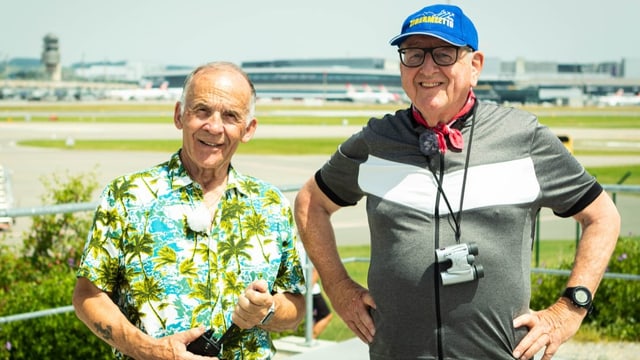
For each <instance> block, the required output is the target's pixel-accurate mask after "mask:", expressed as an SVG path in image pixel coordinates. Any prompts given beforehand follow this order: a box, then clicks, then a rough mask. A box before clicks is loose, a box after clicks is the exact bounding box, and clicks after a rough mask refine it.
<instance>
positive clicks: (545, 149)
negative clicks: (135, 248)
mask: <svg viewBox="0 0 640 360" xmlns="http://www.w3.org/2000/svg"><path fill="white" fill-rule="evenodd" d="M391 45H394V46H397V47H398V53H399V55H400V61H401V65H400V73H401V77H402V87H403V89H404V91H405V92H406V94H407V96H408V97H409V99H411V106H410V107H409V108H407V109H402V110H398V111H397V112H395V114H388V115H386V116H384V117H382V118H381V119H375V118H374V119H371V120H370V121H369V122H368V123H367V125H366V126H365V127H364V128H363V129H362V130H361V131H360V132H358V133H356V134H354V135H353V136H352V137H350V138H349V139H347V140H346V141H345V142H344V143H342V144H341V145H340V147H339V149H338V150H337V151H336V152H335V153H334V154H333V155H332V156H331V158H330V159H329V160H328V161H327V162H326V163H325V164H324V165H323V166H322V167H321V168H320V169H319V170H318V171H317V172H316V174H315V175H314V176H313V177H312V178H311V179H309V181H308V182H307V183H306V184H305V185H304V186H303V188H302V189H301V190H300V192H299V193H298V195H297V197H296V203H295V214H296V223H297V225H298V229H299V232H300V236H301V239H302V241H303V243H304V246H305V248H306V250H307V253H308V254H309V256H310V258H311V260H312V262H313V263H314V264H315V266H316V268H317V270H318V272H319V274H320V277H321V278H322V282H323V284H324V286H325V291H326V294H327V296H328V297H329V299H330V300H331V302H332V304H333V307H334V309H335V310H336V312H337V313H338V314H339V315H340V317H342V319H343V320H344V321H345V323H346V324H347V325H348V326H349V327H350V328H351V330H352V331H353V332H354V333H355V334H356V335H357V336H359V337H360V339H362V340H363V341H364V342H366V343H368V344H369V354H370V358H371V359H376V360H377V359H492V360H495V359H514V358H518V359H529V358H532V357H533V356H534V355H535V354H536V353H538V352H539V351H541V350H542V351H543V352H544V354H543V356H542V358H543V359H551V357H552V356H553V354H554V353H555V352H556V351H557V350H558V347H559V346H560V345H561V344H562V343H563V342H564V341H566V340H567V339H569V338H570V337H571V336H573V335H574V334H575V332H576V331H577V330H578V328H579V326H580V324H581V322H582V320H583V319H584V317H585V316H587V314H588V313H589V311H590V309H591V308H592V299H593V294H594V293H595V291H596V289H597V288H598V285H599V283H600V280H601V279H602V276H603V273H604V271H605V268H606V266H607V263H608V260H609V258H610V256H611V254H612V252H613V250H614V248H615V244H616V241H617V237H618V234H619V231H620V217H619V214H618V212H617V210H616V208H615V205H614V204H613V202H612V201H611V199H610V198H609V196H608V195H607V194H606V193H605V192H604V191H603V189H602V187H601V186H600V185H599V184H598V182H597V181H596V179H595V178H594V177H593V176H591V175H590V174H588V173H587V172H586V171H585V169H584V168H583V167H582V165H581V164H580V163H579V162H578V161H577V160H576V159H575V158H574V157H573V156H572V155H571V154H570V153H569V152H568V151H567V150H566V148H565V147H564V146H563V145H562V143H561V142H560V141H559V140H558V138H557V137H556V135H555V134H554V133H553V132H551V131H550V130H549V129H548V128H546V127H544V126H542V125H540V124H539V123H538V121H537V118H536V117H535V116H534V115H533V114H530V113H527V112H524V111H522V110H518V109H513V108H506V107H502V106H499V105H495V104H489V103H484V102H481V101H478V100H477V99H476V96H475V95H474V92H473V87H474V86H476V85H477V83H478V78H479V76H480V72H481V70H482V67H483V63H484V55H483V53H482V52H480V51H479V50H478V49H479V47H478V34H477V31H476V28H475V26H474V25H473V23H472V22H471V20H470V19H469V18H468V17H467V16H466V15H465V14H464V13H463V11H462V10H461V9H460V8H458V7H456V6H452V5H433V6H427V7H425V8H423V9H421V10H419V11H417V12H415V13H413V14H411V15H409V17H408V18H407V19H406V20H405V22H404V23H403V25H402V30H401V33H400V34H399V35H398V36H396V37H394V38H393V39H391ZM364 197H366V198H367V205H366V209H367V217H368V221H369V227H370V236H371V263H370V268H369V275H368V286H369V289H366V288H364V287H363V286H361V285H360V284H358V283H356V282H355V281H354V280H353V279H351V278H350V277H349V275H348V273H347V271H346V269H345V267H344V266H343V265H342V263H341V261H340V257H339V254H338V251H337V247H336V239H335V235H334V232H333V228H332V225H331V215H332V214H333V213H334V212H335V211H337V210H338V209H340V208H341V207H344V206H352V205H355V204H356V203H357V202H358V201H360V200H361V199H362V198H364ZM543 207H546V208H550V209H552V210H553V211H554V213H555V214H556V215H557V216H561V217H573V218H575V219H576V220H577V221H578V222H579V223H580V224H581V226H582V237H581V240H580V244H579V246H578V249H577V251H576V255H575V263H574V267H573V271H572V273H571V276H570V277H569V279H568V281H567V284H566V288H565V289H558V300H557V302H555V303H554V304H552V305H551V306H550V307H549V308H548V309H545V310H541V311H532V310H529V299H530V294H531V286H530V265H531V250H532V243H533V240H534V231H535V218H536V215H537V214H538V213H539V211H540V209H541V208H543Z"/></svg>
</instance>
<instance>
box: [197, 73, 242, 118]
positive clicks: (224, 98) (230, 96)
mask: <svg viewBox="0 0 640 360" xmlns="http://www.w3.org/2000/svg"><path fill="white" fill-rule="evenodd" d="M250 100H251V86H250V85H249V83H248V82H247V81H246V79H245V78H244V77H243V76H242V75H241V74H239V73H238V72H236V71H232V70H229V69H205V70H202V71H201V72H199V73H197V74H195V75H194V77H193V80H192V82H191V86H190V87H189V88H188V89H187V96H186V97H185V102H186V103H187V104H188V106H193V105H195V104H198V103H203V104H224V105H225V106H227V107H233V108H243V110H246V109H248V107H249V103H250Z"/></svg>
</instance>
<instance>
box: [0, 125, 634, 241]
mask: <svg viewBox="0 0 640 360" xmlns="http://www.w3.org/2000/svg"><path fill="white" fill-rule="evenodd" d="M358 129H359V127H358V126H322V125H318V126H259V128H258V132H257V134H256V137H263V138H278V137H281V138H285V137H312V136H313V137H344V138H346V137H348V136H349V135H351V134H352V133H354V132H355V131H357V130H358ZM558 132H559V133H560V132H562V133H564V134H569V135H571V136H572V137H574V139H579V140H580V141H599V142H603V141H605V140H611V139H616V140H617V141H629V140H640V131H639V130H633V131H628V130H624V131H619V130H597V131H594V130H574V129H559V130H558ZM179 137H180V133H179V132H178V130H176V129H175V128H174V127H173V124H171V123H170V122H168V123H167V124H101V123H79V124H77V123H56V122H49V123H41V122H24V121H14V122H2V123H0V163H2V164H3V165H4V166H6V167H8V168H9V169H11V171H12V178H13V186H14V195H15V198H16V200H17V204H16V206H18V207H37V206H41V205H42V202H41V197H42V195H43V192H44V187H43V185H42V179H43V178H46V177H50V176H51V175H52V174H57V175H61V176H64V175H65V174H74V175H75V174H88V173H90V172H91V171H93V170H95V172H96V174H97V177H96V180H97V181H98V184H99V187H100V188H102V187H103V186H105V185H106V184H107V183H108V182H109V181H110V180H111V179H113V178H114V177H116V176H118V175H121V174H124V173H128V172H132V171H136V170H139V169H142V168H146V167H149V166H152V165H154V164H157V163H160V162H162V161H165V160H166V159H168V157H169V155H170V154H168V153H156V152H119V151H77V150H74V151H70V150H61V149H42V148H29V147H22V146H17V145H16V142H17V141H19V140H23V139H43V138H44V139H47V138H53V139H139V138H146V139H178V138H179ZM327 158H328V154H327V155H326V156H325V155H320V156H293V155H292V156H280V155H276V156H264V155H261V156H254V155H236V157H235V161H234V165H235V166H236V167H237V168H238V169H239V170H240V171H242V172H245V173H247V174H252V175H254V176H257V177H260V178H263V179H265V180H267V181H270V182H272V183H273V184H276V185H279V186H292V185H301V184H302V183H304V182H305V181H306V180H307V179H308V178H309V177H310V176H311V175H312V174H313V173H314V172H315V171H316V170H317V169H318V168H319V167H320V166H321V165H322V164H323V163H324V162H325V161H326V160H327ZM580 161H581V162H583V163H584V164H585V165H603V164H609V165H612V164H634V163H636V164H637V163H640V159H638V158H637V157H582V158H580ZM294 195H295V193H294V192H291V193H288V196H289V198H290V199H291V200H292V199H293V196H294ZM362 203H364V202H362ZM618 205H619V207H620V209H621V213H622V214H623V234H626V233H635V234H638V233H640V224H638V223H637V221H635V219H633V218H632V215H633V214H634V213H635V211H637V209H638V208H639V207H640V203H639V202H638V198H637V197H634V196H628V195H618ZM542 219H543V225H542V231H541V237H542V238H543V239H558V238H564V239H572V238H574V237H575V223H574V222H573V220H571V219H559V218H557V217H555V216H553V215H552V214H551V213H550V212H549V211H546V210H545V211H543V212H542ZM334 224H335V227H336V234H337V236H338V239H339V242H340V244H365V243H368V240H369V236H368V229H367V224H366V220H365V213H364V204H359V205H358V206H356V207H353V208H346V209H343V210H341V211H339V212H338V213H337V214H336V215H335V216H334ZM29 226H30V219H29V218H23V217H21V218H18V219H17V223H16V226H15V227H14V230H13V231H12V234H11V235H12V236H15V235H18V234H20V233H21V232H22V231H24V230H27V229H28V228H29Z"/></svg>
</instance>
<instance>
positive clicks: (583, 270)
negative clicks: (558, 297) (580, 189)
mask: <svg viewBox="0 0 640 360" xmlns="http://www.w3.org/2000/svg"><path fill="white" fill-rule="evenodd" d="M592 206H593V208H591V207H592ZM587 210H588V211H587V212H586V213H580V214H578V215H577V216H576V220H577V221H579V222H580V224H581V226H582V236H581V237H580V241H579V243H578V248H577V250H576V257H575V262H574V266H573V270H572V272H571V276H570V277H569V280H568V283H567V285H568V286H577V285H582V286H586V287H588V288H589V289H590V290H591V291H592V293H594V294H595V292H596V290H597V288H598V286H599V284H600V281H601V279H602V277H603V275H604V272H605V271H606V268H607V265H608V263H609V260H610V258H611V254H612V253H613V251H614V250H615V246H616V242H617V240H618V236H619V234H620V216H619V214H618V211H617V210H616V208H615V205H614V204H613V202H612V201H611V199H610V198H609V196H608V195H607V194H606V193H604V192H603V193H602V194H601V195H600V196H599V197H598V198H597V199H596V200H594V203H593V204H592V205H590V206H589V208H587Z"/></svg>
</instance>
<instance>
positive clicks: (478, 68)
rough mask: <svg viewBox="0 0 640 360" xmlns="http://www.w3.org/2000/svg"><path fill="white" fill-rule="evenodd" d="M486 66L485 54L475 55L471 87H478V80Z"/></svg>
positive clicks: (472, 61)
mask: <svg viewBox="0 0 640 360" xmlns="http://www.w3.org/2000/svg"><path fill="white" fill-rule="evenodd" d="M483 66H484V54H483V53H482V52H480V51H476V52H474V53H473V59H471V86H476V85H478V79H479V78H480V73H481V72H482V67H483Z"/></svg>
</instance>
